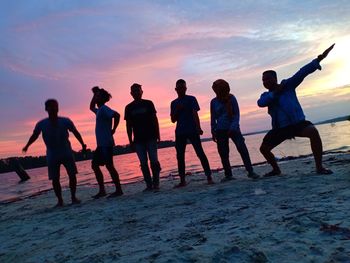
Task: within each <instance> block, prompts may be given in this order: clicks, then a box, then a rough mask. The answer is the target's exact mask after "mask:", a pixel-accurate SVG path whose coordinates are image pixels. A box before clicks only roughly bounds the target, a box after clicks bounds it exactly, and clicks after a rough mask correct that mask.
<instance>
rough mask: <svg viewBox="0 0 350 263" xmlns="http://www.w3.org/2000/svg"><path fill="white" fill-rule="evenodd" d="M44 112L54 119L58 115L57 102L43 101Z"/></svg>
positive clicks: (52, 100) (53, 100) (51, 100)
mask: <svg viewBox="0 0 350 263" xmlns="http://www.w3.org/2000/svg"><path fill="white" fill-rule="evenodd" d="M45 111H47V113H48V114H49V116H50V117H56V116H57V114H58V102H57V100H55V99H48V100H46V101H45Z"/></svg>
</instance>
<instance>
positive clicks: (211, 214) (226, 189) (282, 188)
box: [0, 152, 350, 262]
mask: <svg viewBox="0 0 350 263" xmlns="http://www.w3.org/2000/svg"><path fill="white" fill-rule="evenodd" d="M324 160H325V165H326V166H327V167H329V168H331V169H332V170H333V171H334V174H333V175H323V176H321V175H317V174H316V173H315V172H314V162H313V159H312V157H306V158H300V159H295V160H289V161H285V162H281V163H280V164H281V168H282V171H283V175H282V176H278V177H273V178H266V179H260V180H257V181H252V180H250V179H248V178H247V177H246V176H245V171H244V169H243V168H234V169H233V173H234V175H235V177H236V178H237V180H233V181H229V182H225V183H220V179H221V178H223V174H222V172H218V173H215V174H214V180H215V182H216V184H215V185H210V186H208V185H206V180H205V176H203V174H196V175H191V176H189V177H188V180H189V182H190V183H189V185H188V186H187V187H185V188H182V189H173V186H174V185H175V183H176V182H177V180H176V181H172V180H167V181H162V184H161V191H160V192H157V193H153V192H151V193H143V192H142V190H143V188H144V184H143V183H136V184H129V185H126V186H124V188H123V189H124V192H125V195H124V196H123V197H120V198H113V199H106V198H104V199H100V200H92V199H91V198H90V196H91V195H92V194H94V193H95V192H96V188H91V187H89V188H88V187H79V188H78V196H79V198H80V199H81V200H82V204H80V205H68V204H67V205H66V206H65V207H63V208H59V209H57V208H56V209H55V208H52V207H53V205H54V204H55V202H56V199H55V196H54V193H53V192H52V191H50V192H47V193H43V194H42V195H39V196H35V197H32V198H28V199H25V200H22V201H18V202H14V203H9V204H2V205H1V209H0V262H350V220H349V218H350V153H349V152H348V153H334V154H327V155H326V156H325V157H324ZM269 169H270V168H269V167H268V166H266V165H260V166H256V167H255V170H256V172H257V173H259V174H263V173H265V172H267V171H268V170H269ZM108 190H109V191H110V192H111V191H112V188H111V187H109V188H108ZM64 198H65V201H66V203H68V202H69V191H68V190H65V191H64Z"/></svg>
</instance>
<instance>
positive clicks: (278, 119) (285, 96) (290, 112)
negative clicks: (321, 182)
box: [257, 44, 335, 177]
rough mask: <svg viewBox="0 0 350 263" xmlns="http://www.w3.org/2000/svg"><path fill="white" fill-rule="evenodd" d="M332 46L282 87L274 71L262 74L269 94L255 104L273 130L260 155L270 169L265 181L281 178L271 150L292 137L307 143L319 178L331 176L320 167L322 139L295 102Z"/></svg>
mask: <svg viewBox="0 0 350 263" xmlns="http://www.w3.org/2000/svg"><path fill="white" fill-rule="evenodd" d="M334 45H335V44H333V45H332V46H330V47H329V48H328V49H326V50H325V51H324V52H323V53H322V54H321V55H319V56H318V57H317V58H315V59H314V60H312V61H311V62H310V63H308V64H307V65H305V66H304V67H302V68H301V69H300V70H299V71H298V72H297V73H295V74H294V75H293V76H292V77H290V78H288V79H284V80H282V81H281V83H278V82H277V73H276V71H274V70H266V71H264V72H263V74H262V82H263V85H264V87H265V88H266V89H267V90H268V91H267V92H264V93H262V94H261V96H260V98H259V100H258V101H257V104H258V106H259V107H267V109H268V114H269V115H270V116H271V120H272V130H270V131H269V132H268V133H267V134H266V135H265V137H264V139H263V142H262V144H261V146H260V152H261V153H262V155H263V156H264V157H265V159H266V160H267V162H268V163H269V164H270V165H271V166H272V171H270V172H268V173H267V174H265V175H264V176H265V177H269V176H276V175H280V174H281V170H280V168H279V166H278V164H277V162H276V159H275V156H274V155H273V153H272V152H271V150H272V149H273V148H275V147H276V146H278V145H279V144H281V143H282V142H283V141H285V140H287V139H293V138H295V137H306V138H309V139H310V143H311V150H312V153H313V155H314V159H315V164H316V172H317V173H318V174H331V173H332V171H331V170H329V169H327V168H325V167H324V166H323V164H322V151H323V150H322V141H321V137H320V135H319V133H318V131H317V129H316V128H315V126H314V125H313V124H312V123H311V122H310V121H307V120H305V115H304V112H303V109H302V108H301V105H300V103H299V101H298V98H297V94H296V88H297V87H298V86H299V85H300V84H301V83H302V82H303V80H304V78H306V77H307V76H308V75H309V74H311V73H313V72H315V71H316V70H317V69H318V70H321V66H320V62H321V61H322V60H323V59H324V58H326V57H327V55H328V53H329V52H330V51H331V50H332V49H333V47H334Z"/></svg>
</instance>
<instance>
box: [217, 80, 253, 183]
mask: <svg viewBox="0 0 350 263" xmlns="http://www.w3.org/2000/svg"><path fill="white" fill-rule="evenodd" d="M212 89H213V91H214V92H215V94H216V97H215V98H213V99H212V100H211V102H210V117H211V122H210V123H211V133H212V138H213V141H214V142H216V144H217V148H218V152H219V155H220V158H221V163H222V166H223V168H224V171H225V177H224V179H223V181H226V180H231V179H234V178H233V176H232V169H231V164H230V159H229V153H230V148H229V139H231V140H232V141H233V143H234V144H235V145H236V148H237V151H238V152H239V154H240V155H241V158H242V161H243V163H244V166H245V169H246V170H247V172H248V177H250V178H252V179H257V178H259V175H257V174H256V173H255V172H254V170H253V166H252V163H251V160H250V156H249V152H248V149H247V146H246V144H245V140H244V137H243V135H242V133H241V130H240V126H239V118H240V116H239V107H238V103H237V100H236V97H235V96H234V95H232V94H231V93H230V85H229V83H228V82H227V81H225V80H223V79H218V80H216V81H214V83H213V85H212Z"/></svg>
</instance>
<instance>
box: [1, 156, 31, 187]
mask: <svg viewBox="0 0 350 263" xmlns="http://www.w3.org/2000/svg"><path fill="white" fill-rule="evenodd" d="M6 163H7V164H8V166H9V167H10V169H11V170H12V171H14V172H15V173H16V174H17V175H18V176H19V178H20V179H21V180H20V181H19V183H23V182H25V181H27V180H29V179H30V176H29V175H28V173H27V172H26V170H24V168H23V166H22V165H21V164H20V162H19V161H18V159H17V158H16V157H11V158H8V159H7V161H6Z"/></svg>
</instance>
